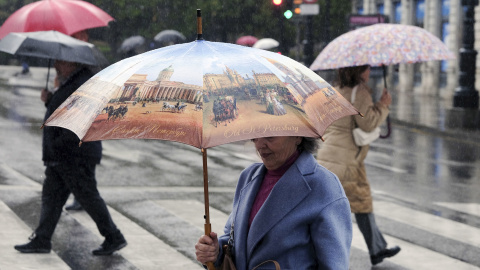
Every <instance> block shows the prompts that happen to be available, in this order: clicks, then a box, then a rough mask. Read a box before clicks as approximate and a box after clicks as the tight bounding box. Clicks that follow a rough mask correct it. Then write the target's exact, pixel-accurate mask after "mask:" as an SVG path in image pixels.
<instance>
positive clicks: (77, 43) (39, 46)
mask: <svg viewBox="0 0 480 270" xmlns="http://www.w3.org/2000/svg"><path fill="white" fill-rule="evenodd" d="M0 51H3V52H6V53H10V54H13V55H22V56H31V57H39V58H46V59H49V60H51V59H55V60H63V61H68V62H75V63H82V64H86V65H92V66H105V65H107V63H108V61H107V59H105V57H104V56H103V54H101V53H100V52H99V51H98V50H97V49H96V47H95V45H93V44H91V43H88V42H85V41H81V40H78V39H76V38H73V37H70V36H67V35H65V34H62V33H60V32H57V31H38V32H30V33H10V34H8V35H7V36H6V37H4V38H3V39H1V40H0ZM48 68H49V69H48V73H50V61H49V65H48ZM48 77H49V75H47V87H48Z"/></svg>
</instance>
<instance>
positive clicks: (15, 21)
mask: <svg viewBox="0 0 480 270" xmlns="http://www.w3.org/2000/svg"><path fill="white" fill-rule="evenodd" d="M113 20H114V19H113V18H112V17H111V16H110V15H108V14H107V13H106V12H105V11H103V10H101V9H100V8H98V7H97V6H95V5H93V4H90V3H88V2H85V1H81V0H42V1H37V2H34V3H31V4H28V5H25V6H23V7H22V8H20V9H19V10H17V11H15V12H14V13H13V14H12V15H10V17H8V19H7V20H6V21H5V23H4V24H3V25H2V27H1V28H0V39H2V38H3V37H5V36H6V35H7V34H8V33H10V32H35V31H48V30H56V31H59V32H62V33H64V34H67V35H72V34H74V33H76V32H79V31H82V30H85V29H89V28H96V27H102V26H107V25H108V23H109V22H110V21H113Z"/></svg>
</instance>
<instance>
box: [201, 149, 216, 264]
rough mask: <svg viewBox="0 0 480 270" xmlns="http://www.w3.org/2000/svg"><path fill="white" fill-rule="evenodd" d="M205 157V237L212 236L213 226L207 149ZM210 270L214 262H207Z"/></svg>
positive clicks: (203, 154) (204, 150)
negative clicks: (211, 222)
mask: <svg viewBox="0 0 480 270" xmlns="http://www.w3.org/2000/svg"><path fill="white" fill-rule="evenodd" d="M202 156H203V196H204V199H205V216H204V218H205V235H208V236H210V233H211V232H212V224H210V210H209V208H210V207H209V205H210V203H209V201H208V170H207V149H205V148H202ZM207 268H208V270H215V266H214V265H213V262H207Z"/></svg>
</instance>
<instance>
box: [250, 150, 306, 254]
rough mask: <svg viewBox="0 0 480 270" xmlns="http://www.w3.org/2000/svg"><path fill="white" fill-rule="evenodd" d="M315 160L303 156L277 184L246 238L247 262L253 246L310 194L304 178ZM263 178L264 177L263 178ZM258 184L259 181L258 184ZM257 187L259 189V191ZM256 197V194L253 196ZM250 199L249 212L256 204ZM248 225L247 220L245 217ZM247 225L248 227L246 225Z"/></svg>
mask: <svg viewBox="0 0 480 270" xmlns="http://www.w3.org/2000/svg"><path fill="white" fill-rule="evenodd" d="M313 163H315V160H314V158H313V157H311V155H310V154H308V153H302V154H301V155H300V157H299V158H298V159H297V161H296V162H295V163H294V164H293V165H292V166H291V167H290V168H289V169H288V171H287V172H285V174H284V175H283V176H282V177H281V178H280V179H279V180H278V182H277V184H276V185H275V187H274V188H273V190H272V192H271V193H270V195H269V196H268V198H267V200H266V201H265V203H264V204H263V206H262V207H261V208H260V210H259V211H258V213H257V215H256V216H255V219H254V220H253V222H252V226H251V228H250V231H249V232H248V238H247V247H246V248H247V250H246V251H247V261H249V260H250V258H251V255H252V252H253V251H254V250H255V247H256V245H257V244H258V243H259V241H260V240H261V239H262V238H263V237H264V236H265V234H266V233H267V232H268V231H270V230H271V228H272V227H273V226H275V224H277V223H278V222H279V221H280V220H281V219H283V218H284V217H285V216H286V215H287V214H288V213H289V212H290V211H292V210H293V209H294V208H295V207H296V206H297V205H298V204H299V203H300V202H301V201H302V200H303V199H304V198H305V197H306V196H307V195H308V194H309V192H310V191H311V188H310V187H309V185H308V184H307V182H306V181H305V178H304V175H307V174H311V173H313V171H314V168H315V164H313ZM262 177H263V175H262ZM257 182H259V183H261V179H260V180H259V181H257ZM259 187H260V185H258V187H257V190H258V188H259ZM254 194H255V195H256V194H257V192H255V193H254ZM255 195H254V196H252V197H253V198H250V200H251V202H249V204H248V206H247V207H248V212H250V208H251V205H252V204H253V201H254V200H255ZM247 222H248V217H247ZM247 225H248V223H247Z"/></svg>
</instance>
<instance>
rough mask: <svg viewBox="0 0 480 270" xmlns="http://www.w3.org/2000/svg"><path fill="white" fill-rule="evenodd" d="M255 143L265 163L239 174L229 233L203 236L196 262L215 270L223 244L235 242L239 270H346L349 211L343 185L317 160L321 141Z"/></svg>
mask: <svg viewBox="0 0 480 270" xmlns="http://www.w3.org/2000/svg"><path fill="white" fill-rule="evenodd" d="M252 141H253V143H254V144H255V148H256V150H257V152H258V154H259V155H260V157H261V159H262V161H263V163H255V164H253V165H251V166H249V167H248V168H246V169H245V170H244V171H243V172H242V173H241V175H240V179H239V181H238V184H237V188H236V191H235V196H234V200H233V210H232V212H231V214H230V216H229V218H228V221H227V223H226V225H225V229H224V234H223V235H221V236H220V237H217V234H216V233H215V232H212V233H210V235H203V236H201V237H200V238H199V240H198V242H197V244H196V245H195V253H196V258H197V261H199V262H200V263H202V264H206V263H207V262H214V265H215V266H217V267H218V266H219V265H220V264H221V263H222V262H223V260H224V256H225V254H224V253H223V250H222V247H223V245H226V244H227V243H229V242H230V243H231V242H233V244H232V246H233V255H234V256H233V257H234V259H235V265H236V268H237V269H238V270H247V269H253V268H254V267H255V266H258V265H260V264H262V263H263V264H262V268H261V269H266V268H264V267H266V266H267V265H266V264H270V265H268V266H270V268H269V269H273V267H274V265H273V263H272V262H271V260H274V261H276V262H278V264H279V265H280V267H281V269H335V270H347V269H348V265H349V257H350V245H351V241H352V221H351V218H350V207H349V205H348V200H347V197H346V196H345V192H344V191H343V189H342V187H341V185H340V182H339V180H338V178H337V177H336V176H335V175H334V174H333V173H331V172H330V171H328V170H327V169H325V168H324V167H322V166H320V165H319V164H318V163H317V162H316V160H315V158H314V157H313V155H312V153H314V152H315V151H316V149H317V145H318V142H317V140H315V139H313V138H306V137H286V136H280V137H266V138H257V139H253V140H252ZM231 230H232V231H233V234H232V239H231V240H232V241H229V239H230V231H231ZM259 269H260V268H259Z"/></svg>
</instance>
